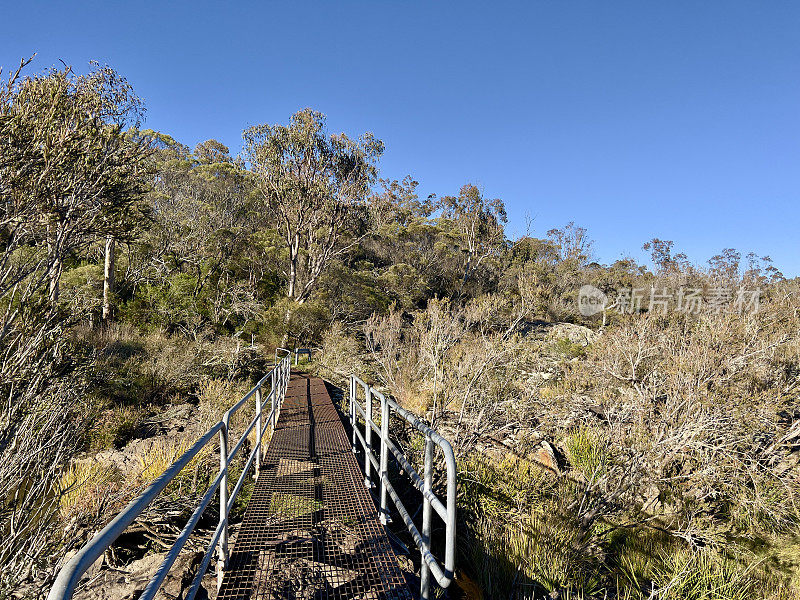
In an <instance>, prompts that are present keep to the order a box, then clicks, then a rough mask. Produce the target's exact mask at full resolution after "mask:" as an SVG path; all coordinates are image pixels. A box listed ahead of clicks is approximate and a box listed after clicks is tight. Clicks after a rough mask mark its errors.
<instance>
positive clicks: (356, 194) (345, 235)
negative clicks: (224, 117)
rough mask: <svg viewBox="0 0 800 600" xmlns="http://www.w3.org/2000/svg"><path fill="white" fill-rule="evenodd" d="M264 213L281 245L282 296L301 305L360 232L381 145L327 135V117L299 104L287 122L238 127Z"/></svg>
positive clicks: (368, 139) (370, 136)
mask: <svg viewBox="0 0 800 600" xmlns="http://www.w3.org/2000/svg"><path fill="white" fill-rule="evenodd" d="M244 141H245V157H246V159H247V161H248V162H249V163H250V168H251V169H252V171H253V173H254V175H255V179H256V184H257V186H258V189H259V192H260V194H261V197H262V198H263V202H264V207H265V209H266V212H267V213H268V218H269V219H271V220H272V221H273V226H275V227H276V228H277V229H278V231H279V232H280V235H281V238H282V240H283V242H284V243H285V249H286V253H285V254H284V256H285V267H284V274H285V276H286V278H287V290H286V293H287V296H288V297H289V298H290V299H292V300H294V301H296V302H298V303H303V302H305V301H306V300H307V299H308V298H309V296H310V294H311V292H312V291H313V290H314V287H315V285H316V283H317V281H318V280H319V277H320V275H321V274H322V273H323V272H324V270H325V267H326V266H327V265H328V264H329V263H330V261H331V260H332V259H333V258H335V257H336V256H339V255H341V254H343V253H344V252H346V251H347V250H348V249H349V248H350V247H351V246H352V245H353V243H354V242H355V241H356V240H357V239H358V237H359V234H360V233H363V230H364V227H365V223H366V220H367V219H366V214H367V211H366V203H367V197H368V195H369V193H370V186H371V185H372V183H373V182H374V181H375V180H376V176H377V169H376V163H377V161H378V159H379V158H380V156H381V154H382V153H383V143H382V142H381V141H380V140H378V139H376V138H375V136H374V135H373V134H371V133H365V134H364V135H362V136H360V137H359V138H358V139H351V138H350V137H348V136H346V135H345V134H343V133H342V134H328V132H327V131H326V124H325V115H323V114H322V113H319V112H317V111H314V110H311V109H308V108H307V109H304V110H302V111H300V112H298V113H296V114H295V115H293V116H292V119H291V122H290V124H289V125H288V126H286V125H266V124H265V125H256V126H254V127H251V128H249V129H247V130H246V131H245V132H244Z"/></svg>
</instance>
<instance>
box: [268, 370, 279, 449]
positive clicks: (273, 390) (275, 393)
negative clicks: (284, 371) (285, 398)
mask: <svg viewBox="0 0 800 600" xmlns="http://www.w3.org/2000/svg"><path fill="white" fill-rule="evenodd" d="M279 370H280V366H279V365H278V364H277V363H276V364H275V368H273V369H272V375H271V376H270V382H271V386H272V433H275V423H277V422H278V421H277V417H278V415H277V411H276V409H275V407H276V406H277V403H276V401H275V397H276V396H277V395H278V392H277V391H276V389H275V373H276V372H277V371H279Z"/></svg>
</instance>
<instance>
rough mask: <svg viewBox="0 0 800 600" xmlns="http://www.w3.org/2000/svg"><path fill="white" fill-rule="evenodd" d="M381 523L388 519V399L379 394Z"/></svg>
mask: <svg viewBox="0 0 800 600" xmlns="http://www.w3.org/2000/svg"><path fill="white" fill-rule="evenodd" d="M379 397H380V399H381V460H380V467H381V472H380V474H379V475H380V479H381V523H383V524H384V525H386V523H387V522H388V521H389V518H388V515H389V509H388V506H387V501H388V499H387V497H386V495H387V492H386V482H387V480H388V479H389V401H388V400H387V399H386V396H384V395H383V394H381V395H380V396H379Z"/></svg>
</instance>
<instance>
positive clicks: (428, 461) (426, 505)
mask: <svg viewBox="0 0 800 600" xmlns="http://www.w3.org/2000/svg"><path fill="white" fill-rule="evenodd" d="M432 487H433V440H432V439H431V438H430V436H429V435H427V434H426V435H425V481H424V485H423V488H422V489H423V494H422V547H423V548H424V549H425V551H427V552H430V550H431V501H430V500H429V499H428V494H430V492H431V488H432ZM430 589H431V569H430V567H429V566H428V562H427V561H426V560H425V552H423V554H422V566H421V567H420V597H421V598H422V600H428V599H429V598H430Z"/></svg>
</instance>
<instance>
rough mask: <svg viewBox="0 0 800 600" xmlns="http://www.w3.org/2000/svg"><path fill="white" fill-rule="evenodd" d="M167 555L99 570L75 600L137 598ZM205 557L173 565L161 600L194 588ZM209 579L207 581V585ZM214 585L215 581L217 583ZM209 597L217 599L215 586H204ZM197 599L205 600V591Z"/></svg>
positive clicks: (188, 555) (184, 558)
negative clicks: (201, 562)
mask: <svg viewBox="0 0 800 600" xmlns="http://www.w3.org/2000/svg"><path fill="white" fill-rule="evenodd" d="M165 556H166V555H165V554H162V553H159V554H150V555H148V556H145V557H144V558H141V559H139V560H136V561H133V562H132V563H130V564H129V565H126V566H124V567H121V568H108V569H103V570H100V571H99V572H98V573H97V574H95V575H94V576H93V577H91V578H89V579H88V581H87V582H86V583H85V584H84V586H83V587H81V588H80V590H79V591H78V592H76V593H75V595H74V596H73V598H74V599H75V600H128V599H131V600H132V599H134V598H138V597H139V596H140V595H141V593H142V592H143V591H144V589H145V587H147V584H148V583H149V582H150V580H151V579H152V578H153V576H154V575H155V573H156V571H157V570H158V567H159V566H160V565H161V563H162V562H163V560H164V557H165ZM202 558H203V555H202V553H194V552H193V553H185V554H181V555H180V556H179V557H178V559H177V560H176V561H175V563H174V564H173V565H172V569H170V572H169V574H168V575H167V577H166V579H165V580H164V583H163V584H162V586H161V589H160V591H159V592H158V594H156V598H159V599H167V598H169V599H172V598H178V597H180V596H182V593H183V592H185V591H186V590H187V589H188V588H189V587H190V586H191V584H192V580H193V578H194V575H195V573H196V569H197V566H198V564H199V563H200V561H201V560H202ZM206 581H207V578H204V583H206ZM214 581H215V580H214ZM204 587H205V588H206V590H207V592H208V597H209V598H211V599H213V598H215V597H216V593H217V588H216V586H215V585H211V586H208V585H204ZM197 596H198V598H200V597H203V595H202V591H201V592H198V595H197Z"/></svg>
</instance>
